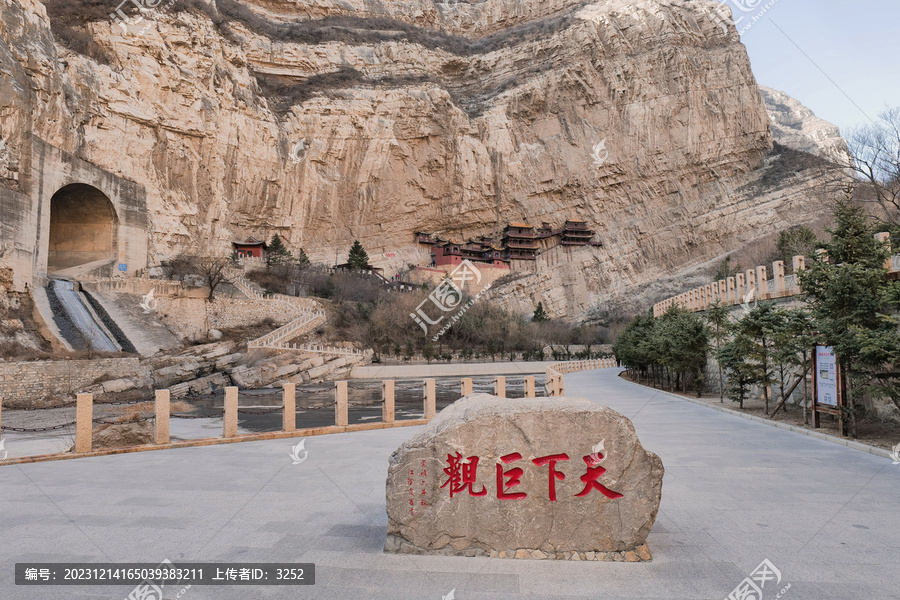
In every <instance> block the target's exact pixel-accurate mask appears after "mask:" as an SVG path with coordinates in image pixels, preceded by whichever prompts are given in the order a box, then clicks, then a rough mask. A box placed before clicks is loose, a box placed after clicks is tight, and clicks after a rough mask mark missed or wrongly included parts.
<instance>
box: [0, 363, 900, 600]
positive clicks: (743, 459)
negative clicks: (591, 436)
mask: <svg viewBox="0 0 900 600" xmlns="http://www.w3.org/2000/svg"><path fill="white" fill-rule="evenodd" d="M617 372H618V370H617V369H607V370H604V371H594V372H587V373H579V374H572V375H567V376H566V389H567V392H568V395H569V396H582V397H586V398H590V399H592V400H594V401H597V402H599V403H602V404H606V405H608V406H610V407H612V408H614V409H615V410H618V411H620V412H621V413H623V414H625V415H626V416H628V417H629V418H631V419H632V420H633V422H634V424H635V427H636V428H637V432H638V434H639V436H640V438H641V441H642V442H643V444H644V445H645V446H646V447H647V448H648V449H650V450H652V451H654V452H656V453H657V454H659V455H660V456H661V457H662V459H663V463H664V464H665V467H666V475H665V479H664V483H663V499H662V506H661V509H660V514H659V518H658V520H657V522H656V526H655V527H654V529H653V532H652V533H651V535H650V539H649V543H650V548H651V550H652V552H653V557H654V560H653V562H651V563H595V562H591V563H585V562H569V561H530V560H529V561H525V560H507V559H487V558H456V557H453V558H448V557H418V556H398V555H385V554H383V553H382V551H381V549H382V544H383V543H384V534H385V525H386V522H387V519H386V516H385V510H384V482H385V475H386V471H387V459H388V457H389V455H390V453H391V452H392V451H393V450H394V449H396V447H397V446H398V445H399V444H400V443H401V442H402V441H403V440H404V439H407V438H408V437H410V436H412V435H413V434H414V433H415V430H414V429H412V428H410V429H398V430H383V431H369V432H360V433H351V434H341V435H332V436H322V437H315V438H309V439H307V441H306V448H307V450H308V451H309V458H308V459H307V460H306V461H305V462H303V463H301V464H299V465H293V464H291V463H292V461H291V459H290V457H289V456H288V455H289V453H290V447H291V445H292V444H291V442H290V441H268V442H254V443H243V444H231V445H222V446H211V447H201V448H188V449H183V450H171V451H162V452H148V453H138V454H127V455H120V456H108V457H100V458H92V459H82V460H74V461H65V462H54V463H39V464H28V465H17V466H7V467H2V466H0V598H2V599H3V600H11V599H19V598H22V599H24V598H28V599H35V600H55V599H70V598H91V599H106V598H109V599H112V600H122V599H124V598H125V597H126V596H127V594H128V592H129V591H130V589H131V588H130V587H124V588H123V587H116V588H110V587H90V588H87V587H72V586H68V587H56V588H50V587H42V588H39V587H32V588H25V587H19V588H17V587H15V586H14V584H13V565H14V563H15V562H17V561H19V562H21V561H65V560H69V561H85V562H87V561H113V562H128V561H135V562H136V561H140V562H154V563H156V562H160V561H162V560H163V559H165V558H168V559H171V560H172V561H174V562H176V563H177V562H179V561H189V560H193V561H232V562H237V561H255V562H275V561H279V562H314V563H316V565H317V571H316V580H317V584H316V585H315V586H314V587H310V588H300V587H291V588H288V587H257V588H247V589H245V588H241V587H193V588H191V589H189V590H187V592H185V593H184V595H182V596H181V598H183V599H184V600H203V599H215V600H230V599H241V600H246V599H251V598H252V599H254V600H256V599H265V598H284V599H288V598H290V599H295V598H296V599H305V598H318V599H322V600H326V599H333V600H368V599H385V600H387V599H391V600H423V599H424V600H440V599H441V598H442V597H443V596H445V595H447V594H448V593H449V592H450V590H451V589H455V590H456V592H455V597H456V598H457V599H458V600H474V599H498V600H512V599H522V598H532V599H536V600H537V599H540V600H544V599H548V600H554V599H556V600H561V599H575V598H581V599H585V600H587V599H590V600H600V599H616V600H630V599H642V600H647V599H659V600H663V599H665V600H672V599H686V600H687V599H689V600H703V599H709V600H721V599H722V598H726V597H727V596H728V594H729V593H731V591H732V590H733V589H734V588H735V587H737V586H738V584H740V583H741V581H742V580H743V579H744V578H745V577H747V576H748V575H749V574H750V573H751V571H753V570H754V569H755V568H756V567H757V565H759V564H760V563H761V562H762V561H763V559H768V560H770V561H771V562H772V564H773V565H775V567H776V568H778V569H779V570H780V571H781V574H782V582H781V585H780V586H778V588H777V589H776V587H775V586H773V585H772V584H771V583H770V584H769V585H767V586H766V589H765V594H764V596H763V598H764V599H765V600H773V599H774V598H775V596H776V594H777V593H778V592H779V591H780V590H781V589H783V588H784V586H786V585H787V584H790V585H791V587H790V589H789V590H787V592H786V593H784V594H783V595H782V596H781V598H782V599H784V600H792V599H796V600H801V599H804V600H805V599H810V600H825V599H834V600H849V599H867V600H868V599H872V600H876V599H877V600H881V599H888V598H897V597H898V594H900V592H898V590H900V574H898V571H897V569H896V565H895V563H896V556H897V555H898V552H900V510H898V508H900V505H898V498H900V465H892V464H891V461H890V460H888V459H884V458H880V457H877V456H873V455H871V454H867V453H864V452H860V451H857V450H852V449H849V448H845V447H843V446H839V445H836V444H832V443H829V442H826V441H822V440H818V439H815V438H811V437H808V436H804V435H799V434H796V433H793V432H789V431H784V430H781V429H776V428H773V427H768V426H766V425H764V424H759V423H755V422H752V421H748V420H746V419H741V418H738V417H735V416H733V415H729V414H725V413H721V412H718V411H714V410H709V409H707V408H705V407H702V406H697V405H694V404H691V403H689V402H685V401H683V400H680V399H677V398H674V397H671V396H668V395H666V394H659V393H656V392H654V391H653V390H648V389H646V388H642V387H638V386H635V385H633V384H629V383H627V382H624V381H622V380H621V379H619V378H618V377H617V376H616V374H617ZM178 591H179V590H178V589H173V590H171V591H169V590H167V592H166V594H165V596H164V597H165V598H167V599H168V598H174V597H175V594H176V593H177V592H178Z"/></svg>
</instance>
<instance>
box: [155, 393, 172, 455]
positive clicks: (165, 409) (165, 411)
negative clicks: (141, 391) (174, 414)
mask: <svg viewBox="0 0 900 600" xmlns="http://www.w3.org/2000/svg"><path fill="white" fill-rule="evenodd" d="M170 398H171V394H170V393H169V390H156V435H155V436H154V441H155V442H156V444H157V445H162V444H168V443H169V413H170V406H171V403H170Z"/></svg>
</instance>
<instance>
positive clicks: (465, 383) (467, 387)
mask: <svg viewBox="0 0 900 600" xmlns="http://www.w3.org/2000/svg"><path fill="white" fill-rule="evenodd" d="M461 387H462V390H461V391H462V395H463V396H468V395H469V394H471V393H472V378H471V377H463V380H462V386H461Z"/></svg>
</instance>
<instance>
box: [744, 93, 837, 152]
mask: <svg viewBox="0 0 900 600" xmlns="http://www.w3.org/2000/svg"><path fill="white" fill-rule="evenodd" d="M759 89H760V91H761V92H762V95H763V99H764V100H765V102H766V110H767V111H768V113H769V119H770V121H771V123H772V135H773V137H774V139H775V141H776V142H778V143H779V144H782V145H784V146H787V147H789V148H793V149H794V150H800V151H803V152H808V153H810V154H815V155H817V156H821V157H823V158H828V159H830V160H834V161H837V162H839V163H842V164H848V162H849V161H850V160H851V155H850V150H849V149H848V147H847V141H846V140H845V139H844V138H843V137H841V130H840V129H838V127H837V126H836V125H833V124H831V123H829V122H828V121H826V120H824V119H820V118H819V117H817V116H816V115H815V113H813V111H811V110H810V109H808V108H807V107H805V106H803V105H802V104H801V103H800V102H799V101H797V100H795V99H794V98H791V97H790V96H788V95H787V94H785V93H784V92H779V91H778V90H773V89H771V88H767V87H765V86H760V87H759Z"/></svg>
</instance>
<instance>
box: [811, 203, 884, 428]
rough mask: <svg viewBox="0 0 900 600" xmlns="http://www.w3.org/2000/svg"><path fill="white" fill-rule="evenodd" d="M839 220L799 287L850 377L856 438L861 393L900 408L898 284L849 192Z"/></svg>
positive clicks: (837, 216)
mask: <svg viewBox="0 0 900 600" xmlns="http://www.w3.org/2000/svg"><path fill="white" fill-rule="evenodd" d="M835 221H836V224H835V228H834V230H829V231H828V233H830V234H831V240H830V241H829V242H828V243H827V244H825V250H826V256H827V258H824V257H819V258H816V260H814V261H811V264H809V265H808V266H807V269H806V270H805V271H803V273H801V275H800V286H801V288H802V289H803V291H804V293H805V294H806V299H807V302H808V304H809V306H810V310H811V313H812V315H813V318H814V319H815V323H816V326H817V329H818V331H819V333H820V335H821V340H822V342H824V343H825V344H827V345H829V346H832V347H833V348H834V351H835V354H836V355H837V358H838V362H839V363H840V365H841V366H842V368H843V369H844V372H845V373H846V374H847V375H848V376H849V377H848V387H849V388H850V389H848V391H847V395H846V396H847V402H846V406H847V408H848V412H849V415H848V416H849V417H850V428H851V433H852V435H853V436H854V437H855V436H856V416H857V412H859V410H860V409H861V408H862V407H861V405H860V402H859V398H860V397H861V396H862V395H863V394H865V393H871V394H872V395H874V396H881V397H888V398H890V399H891V400H892V401H893V402H894V403H895V404H896V405H897V407H898V408H900V385H898V383H900V382H898V379H900V378H898V376H897V374H896V369H895V368H890V365H896V364H898V363H900V336H898V333H897V331H898V318H897V310H898V308H900V282H897V281H890V280H888V279H887V277H886V275H887V269H885V266H884V265H885V261H886V260H887V258H888V256H889V255H890V252H889V251H888V249H887V248H886V246H885V245H884V244H882V243H880V242H878V241H877V240H876V239H875V238H874V234H875V230H874V228H873V227H871V226H870V224H869V221H868V218H867V216H866V213H865V211H864V210H863V209H862V208H861V207H859V206H857V205H854V204H853V202H852V200H851V198H850V197H849V195H848V197H847V198H846V199H844V200H842V201H840V202H838V204H837V207H836V209H835Z"/></svg>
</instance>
